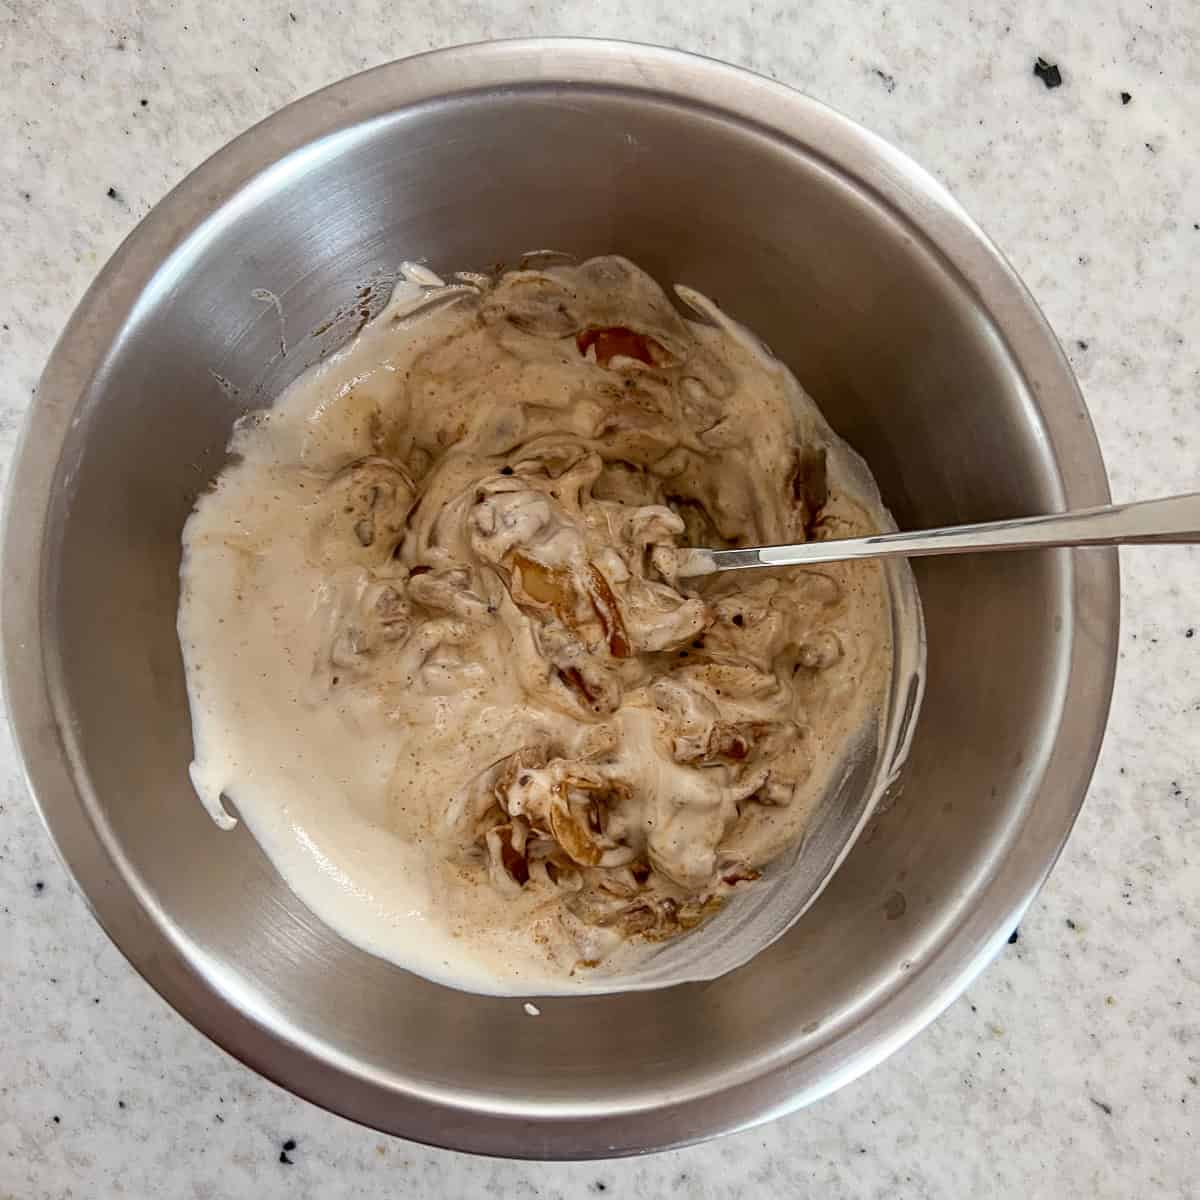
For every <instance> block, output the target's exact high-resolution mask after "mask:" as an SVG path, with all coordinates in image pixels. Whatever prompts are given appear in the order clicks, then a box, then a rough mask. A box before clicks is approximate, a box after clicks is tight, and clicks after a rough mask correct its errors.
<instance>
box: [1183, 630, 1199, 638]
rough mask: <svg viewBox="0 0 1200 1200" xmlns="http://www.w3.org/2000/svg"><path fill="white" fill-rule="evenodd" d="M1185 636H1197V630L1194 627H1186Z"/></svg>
mask: <svg viewBox="0 0 1200 1200" xmlns="http://www.w3.org/2000/svg"><path fill="white" fill-rule="evenodd" d="M1183 636H1184V637H1195V636H1196V631H1195V630H1194V629H1185V630H1184V632H1183Z"/></svg>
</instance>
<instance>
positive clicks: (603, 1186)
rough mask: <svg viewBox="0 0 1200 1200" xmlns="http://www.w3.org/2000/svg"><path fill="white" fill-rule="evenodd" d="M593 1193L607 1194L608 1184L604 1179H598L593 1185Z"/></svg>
mask: <svg viewBox="0 0 1200 1200" xmlns="http://www.w3.org/2000/svg"><path fill="white" fill-rule="evenodd" d="M592 1191H593V1192H607V1191H608V1184H607V1183H605V1182H604V1180H603V1179H597V1180H596V1182H595V1183H593V1184H592Z"/></svg>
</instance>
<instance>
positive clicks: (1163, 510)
mask: <svg viewBox="0 0 1200 1200" xmlns="http://www.w3.org/2000/svg"><path fill="white" fill-rule="evenodd" d="M1171 542H1174V543H1185V542H1200V492H1191V493H1189V494H1187V495H1185V496H1168V497H1165V498H1164V499H1162V500H1143V501H1141V502H1140V503H1138V504H1107V505H1104V506H1102V507H1100V508H1082V509H1078V510H1077V511H1075V512H1063V513H1047V514H1046V515H1045V516H1040V517H1015V518H1014V519H1013V520H1011V521H987V522H984V523H983V524H979V525H950V526H947V527H946V528H944V529H925V530H921V531H920V532H917V533H881V534H876V535H874V536H872V537H861V538H839V539H833V540H831V541H828V542H801V543H799V544H798V545H794V546H750V547H745V548H738V549H737V550H704V549H689V550H683V551H681V552H680V555H679V560H678V561H679V574H680V576H682V577H684V578H689V577H691V576H695V575H711V574H712V573H713V572H715V571H740V570H743V569H745V568H746V567H792V566H808V565H810V564H812V563H826V562H845V561H846V560H847V559H853V558H890V557H893V556H895V555H903V556H905V557H908V558H919V557H922V556H924V555H926V554H975V553H978V552H981V551H985V550H1032V549H1036V548H1038V547H1046V546H1132V545H1139V544H1141V545H1145V544H1153V543H1171Z"/></svg>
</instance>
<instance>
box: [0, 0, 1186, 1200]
mask: <svg viewBox="0 0 1200 1200" xmlns="http://www.w3.org/2000/svg"><path fill="white" fill-rule="evenodd" d="M219 9H221V10H224V16H223V17H220V18H218V17H217V15H216V14H217V11H218V10H219ZM549 33H579V34H596V35H609V36H623V37H628V38H634V39H639V40H644V41H660V42H668V43H670V44H672V45H675V46H679V47H682V48H685V49H692V50H700V51H704V52H706V53H709V54H713V55H716V56H718V57H722V58H726V59H729V60H731V61H733V62H737V63H741V64H744V65H746V66H749V67H752V68H754V69H756V70H758V71H761V72H764V73H766V74H768V75H771V76H774V77H776V78H778V79H780V80H783V81H785V82H787V83H790V84H793V85H795V86H796V87H798V88H801V89H803V90H805V91H807V92H810V93H811V94H813V95H815V96H817V97H819V98H821V99H823V100H825V101H827V102H829V103H831V104H833V105H834V106H836V107H837V108H840V109H841V110H842V111H844V112H846V113H848V114H849V115H851V116H852V117H855V118H857V119H858V120H860V121H862V122H863V123H865V124H866V125H868V126H869V127H870V128H872V129H874V130H876V131H877V132H879V133H881V134H883V135H884V136H885V137H887V138H890V139H891V140H892V141H893V142H895V143H896V144H897V145H899V146H900V147H902V148H903V149H904V150H906V151H908V152H909V153H910V154H912V155H913V156H914V157H915V158H916V159H918V161H920V162H922V163H923V164H924V165H925V166H927V167H928V168H930V169H931V170H932V171H933V172H934V173H935V174H937V175H938V176H939V177H940V178H941V179H942V180H943V181H945V182H946V183H947V184H948V185H949V187H950V188H951V190H952V191H954V192H955V193H956V194H957V195H958V197H959V198H960V199H961V200H962V201H963V202H964V203H965V205H966V206H967V208H968V209H969V210H970V211H971V212H972V213H973V214H974V215H975V216H976V217H977V218H978V219H979V220H980V222H981V223H982V224H983V226H984V227H985V228H986V229H987V230H988V231H989V232H990V233H991V235H992V236H993V237H994V238H995V240H996V241H997V242H998V243H999V244H1000V245H1001V246H1002V247H1003V248H1004V250H1005V251H1006V252H1007V253H1008V255H1009V256H1010V257H1011V258H1012V260H1013V261H1014V263H1015V265H1016V267H1017V269H1018V270H1019V271H1020V272H1021V273H1022V275H1023V276H1024V278H1025V279H1026V280H1027V282H1028V283H1029V285H1030V287H1031V288H1032V289H1033V291H1034V293H1035V294H1036V296H1037V298H1038V300H1039V301H1040V302H1041V304H1042V305H1043V306H1044V308H1045V310H1046V312H1047V314H1048V316H1049V318H1050V321H1051V323H1052V324H1053V326H1054V328H1055V329H1056V330H1057V331H1058V333H1059V336H1060V337H1061V338H1062V340H1063V343H1064V345H1065V346H1066V348H1067V351H1068V353H1069V355H1070V357H1071V360H1072V361H1073V363H1074V364H1075V367H1076V369H1077V371H1078V372H1079V375H1080V378H1081V380H1082V383H1083V387H1084V390H1085V392H1086V394H1087V397H1088V400H1089V403H1090V405H1091V409H1092V412H1093V414H1094V417H1095V420H1096V423H1097V426H1098V428H1099V433H1100V438H1101V441H1102V443H1103V446H1104V450H1105V454H1106V457H1107V460H1108V464H1109V468H1110V471H1111V475H1112V481H1113V489H1114V493H1115V494H1116V495H1117V496H1118V497H1123V498H1138V497H1146V496H1150V495H1153V494H1156V493H1164V492H1167V491H1171V490H1187V489H1192V488H1196V487H1197V486H1198V476H1200V470H1198V467H1200V433H1198V432H1197V431H1198V429H1200V423H1198V418H1200V316H1198V313H1200V269H1198V267H1197V264H1198V263H1200V178H1198V177H1197V161H1198V156H1197V147H1198V146H1200V8H1197V7H1196V6H1195V5H1194V4H1192V3H1189V2H1188V0H1174V2H1172V0H1154V2H1153V3H1147V2H1145V0H1138V2H1134V0H1124V2H1120V3H1118V2H1114V0H1103V2H1102V3H1095V4H1091V5H1083V4H1077V3H1069V2H1068V0H1044V3H1042V4H1041V5H1037V6H1035V5H1032V4H1020V3H1016V2H1014V0H994V2H993V3H990V4H986V5H984V4H981V5H977V6H971V5H967V4H954V5H951V4H945V5H942V4H939V3H938V2H937V0H910V2H909V3H906V4H900V3H884V2H880V0H860V2H858V3H855V4H847V3H844V2H842V0H806V2H802V3H795V2H791V0H783V2H780V0H761V2H758V0H696V2H695V3H693V4H691V5H683V4H670V5H668V4H664V3H645V4H637V3H634V2H633V0H615V2H614V3H611V4H609V5H597V4H594V3H583V2H581V0H559V2H558V3H555V4H551V3H548V2H546V0H534V2H532V3H528V2H526V0H491V2H488V3H479V2H477V0H430V2H429V3H422V4H403V3H397V2H395V0H392V2H390V3H383V2H381V0H364V2H362V3H353V2H351V0H343V2H342V3H337V0H334V2H332V3H326V4H321V5H311V4H308V3H306V2H305V0H267V2H263V3H258V4H242V5H236V6H234V5H217V4H209V5H199V4H190V3H186V2H185V0H57V2H55V0H0V128H2V129H3V131H4V132H3V136H2V138H0V244H2V245H3V252H2V253H0V323H2V328H0V463H2V464H3V465H4V466H5V467H6V466H7V462H8V459H9V456H10V454H11V451H12V447H13V443H14V440H15V437H16V431H17V427H18V425H19V422H20V419H21V414H22V412H23V410H24V409H25V407H26V405H27V404H28V402H29V398H30V395H31V393H32V392H33V390H34V388H35V386H36V383H37V377H38V373H39V371H40V369H41V366H42V364H43V362H44V360H45V358H46V356H47V353H48V352H49V349H50V346H51V344H52V341H53V339H54V337H55V336H56V335H57V333H58V331H59V329H60V328H61V326H62V325H63V323H64V321H65V320H66V318H67V315H68V313H69V312H70V310H71V308H72V306H73V305H74V303H75V301H76V299H77V298H78V297H79V295H80V293H81V292H82V291H83V289H84V287H85V286H86V285H87V283H88V282H89V280H90V279H91V277H92V275H93V274H94V273H95V272H96V270H97V269H98V268H99V266H100V265H101V263H102V262H103V261H104V259H105V258H106V257H107V256H108V255H109V254H110V253H111V251H112V250H113V249H114V248H115V246H116V245H117V243H118V241H119V240H120V239H121V238H122V237H123V236H124V235H125V234H126V233H127V232H128V231H129V230H130V229H131V228H132V226H133V225H134V223H135V222H136V221H137V220H138V218H140V217H141V216H142V215H143V214H144V213H145V212H146V211H147V210H148V209H149V208H150V206H151V205H152V204H153V203H154V202H155V201H156V200H157V199H158V198H159V197H160V196H161V195H162V194H163V193H164V191H165V190H166V189H167V188H168V187H169V186H170V185H171V184H172V183H174V182H175V181H176V180H178V179H179V178H180V177H181V176H182V175H183V174H184V173H185V172H186V171H188V170H189V169H190V168H192V167H193V166H195V165H196V164H197V163H198V162H199V161H200V160H201V159H202V158H204V157H205V156H206V155H208V154H209V153H211V152H212V151H214V150H216V149H217V148H218V147H219V146H220V145H222V144H223V143H224V142H225V141H226V140H227V139H228V138H230V137H231V136H232V135H233V134H235V133H237V132H239V131H240V130H242V129H243V128H245V127H246V126H247V125H249V124H250V123H251V122H253V121H255V120H258V119H259V118H260V117H263V116H265V115H266V114H268V113H269V112H271V111H272V110H273V109H275V108H277V107H279V106H280V105H283V104H285V103H286V102H287V101H289V100H291V99H293V98H295V97H296V96H299V95H301V94H303V93H305V92H307V91H310V90H312V89H313V88H316V87H318V86H320V85H322V84H325V83H328V82H330V81H332V80H335V79H337V78H339V77H341V76H343V75H346V74H349V73H351V72H353V71H357V70H359V69H361V68H363V67H367V66H371V65H373V64H375V63H378V62H382V61H384V60H386V59H390V58H395V57H399V56H402V55H404V54H407V53H410V52H412V51H416V50H421V49H425V48H428V47H431V46H435V45H441V44H448V43H452V42H456V41H468V40H475V39H480V38H488V37H499V36H511V35H527V34H549ZM1039 54H1041V55H1045V56H1046V57H1047V58H1050V59H1052V60H1054V61H1056V62H1057V63H1058V64H1059V65H1060V67H1061V70H1062V75H1063V79H1064V85H1063V86H1062V87H1060V88H1058V89H1056V90H1053V91H1050V90H1047V89H1046V88H1045V87H1044V86H1043V85H1042V83H1041V82H1039V81H1038V80H1037V79H1035V78H1034V77H1033V75H1032V65H1033V61H1034V59H1035V57H1036V56H1037V55H1039ZM1122 91H1126V92H1128V93H1130V94H1131V96H1132V99H1131V100H1130V101H1129V102H1128V103H1126V104H1123V103H1122V99H1121V92H1122ZM110 189H113V190H110ZM1123 571H1124V580H1123V591H1124V604H1125V621H1124V632H1123V635H1122V644H1121V664H1120V674H1119V679H1118V683H1117V692H1116V697H1115V703H1114V707H1113V715H1112V722H1111V726H1110V730H1109V735H1108V740H1107V743H1106V746H1105V750H1104V754H1103V757H1102V760H1101V764H1100V768H1099V770H1098V772H1097V774H1096V778H1095V782H1094V785H1093V787H1092V789H1091V794H1090V797H1089V800H1088V803H1087V806H1086V808H1085V810H1084V814H1083V817H1082V819H1081V820H1080V822H1079V825H1078V827H1077V829H1076V832H1075V834H1074V836H1073V837H1072V839H1071V842H1070V844H1069V846H1068V849H1067V851H1066V853H1065V855H1064V857H1063V859H1062V861H1061V863H1060V864H1059V866H1058V868H1057V870H1056V871H1055V874H1054V876H1053V877H1052V879H1051V881H1050V883H1049V885H1048V886H1047V887H1046V889H1045V891H1044V892H1043V894H1042V896H1041V898H1040V899H1039V900H1038V901H1037V902H1036V903H1035V905H1034V907H1033V908H1032V910H1031V912H1030V913H1029V915H1028V917H1027V918H1026V921H1025V923H1024V924H1023V926H1022V928H1021V936H1020V941H1019V942H1018V943H1017V944H1016V945H1013V946H1011V947H1009V948H1007V949H1006V951H1005V953H1004V954H1003V955H1002V956H1001V959H1000V961H998V962H997V963H995V964H994V965H993V966H992V967H991V968H990V969H989V970H988V971H987V973H986V974H985V975H984V976H983V977H982V978H981V979H980V980H979V981H978V982H977V983H976V985H975V986H974V987H973V988H972V989H971V991H970V993H969V994H968V995H967V996H965V997H963V998H962V999H961V1000H960V1001H959V1002H958V1003H957V1004H955V1005H954V1006H953V1007H952V1008H951V1010H950V1011H949V1012H948V1013H947V1014H946V1015H945V1016H944V1017H943V1018H942V1019H941V1020H939V1021H938V1022H937V1023H936V1024H935V1025H934V1026H933V1027H932V1028H931V1029H929V1030H928V1031H927V1032H926V1033H924V1034H923V1035H922V1036H921V1037H919V1038H918V1039H917V1040H916V1041H915V1042H914V1043H912V1044H911V1045H909V1046H908V1047H907V1048H906V1049H905V1050H903V1051H901V1052H900V1053H898V1054H897V1055H895V1056H894V1057H893V1058H892V1059H891V1060H890V1061H888V1062H887V1063H886V1064H884V1065H883V1066H882V1067H880V1068H878V1069H877V1070H875V1071H874V1072H873V1073H871V1074H870V1075H868V1076H867V1077H865V1078H863V1079H861V1080H859V1081H858V1082H857V1083H855V1084H852V1085H851V1086H849V1087H847V1088H845V1089H844V1090H843V1091H842V1092H840V1093H838V1094H837V1095H835V1096H833V1097H832V1098H830V1099H828V1100H826V1101H824V1102H823V1103H821V1104H819V1105H817V1106H815V1107H813V1108H811V1109H809V1110H807V1111H804V1112H801V1113H799V1114H797V1115H795V1116H792V1117H790V1118H787V1119H785V1120H781V1121H778V1122H776V1123H774V1124H772V1125H769V1126H767V1127H764V1128H762V1129H758V1130H754V1131H751V1132H748V1133H744V1134H741V1135H737V1136H732V1137H728V1138H725V1139H723V1140H720V1141H717V1142H715V1143H711V1144H709V1145H707V1146H702V1147H698V1148H693V1149H689V1150H685V1151H680V1152H676V1153H668V1154H663V1155H658V1156H653V1157H649V1158H645V1159H642V1160H638V1161H624V1162H609V1163H598V1164H594V1165H576V1166H565V1165H546V1166H538V1165H522V1164H514V1163H504V1162H498V1161H491V1160H485V1159H477V1158H468V1157H464V1156H461V1155H456V1154H451V1153H446V1152H442V1151H437V1150H427V1149H424V1148H422V1147H420V1146H415V1145H410V1144H407V1143H404V1142H401V1141H395V1140H389V1139H386V1138H383V1137H380V1136H378V1135H376V1134H373V1133H371V1132H369V1131H367V1130H364V1129H361V1128H358V1127H356V1126H354V1125H351V1124H349V1123H348V1122H345V1121H342V1120H340V1119H338V1118H336V1117H333V1116H330V1115H328V1114H326V1113H324V1112H321V1111H319V1110H317V1109H316V1108H313V1107H311V1106H309V1105H307V1104H305V1103H303V1102H301V1101H298V1100H295V1099H293V1098H292V1097H290V1096H289V1095H287V1094H285V1093H284V1092H282V1091H280V1090H279V1089H278V1088H276V1087H274V1086H272V1085H271V1084H268V1083H266V1082H264V1081H263V1080H261V1079H259V1078H258V1077H257V1076H255V1075H253V1074H252V1073H251V1072H249V1071H248V1070H246V1069H244V1068H243V1067H241V1066H240V1065H239V1064H237V1063H235V1062H233V1061H232V1060H231V1059H229V1058H228V1057H226V1056H225V1055H224V1054H223V1053H222V1052H221V1051H219V1050H217V1049H216V1048H215V1047H214V1046H212V1045H211V1044H209V1043H208V1042H207V1041H206V1040H205V1039H204V1038H203V1037H201V1036H200V1035H199V1034H198V1033H196V1032H194V1031H193V1030H192V1029H191V1028H190V1027H189V1026H187V1025H186V1024H184V1022H183V1021H182V1020H181V1019H180V1018H179V1017H177V1016H176V1015H175V1014H174V1013H173V1012H172V1011H171V1010H170V1009H169V1008H168V1007H167V1006H166V1005H165V1004H164V1003H163V1002H162V1001H160V1000H159V999H158V997H157V996H156V995H155V994H154V993H152V992H151V991H150V989H149V988H148V987H147V986H146V985H145V984H144V983H143V982H142V981H141V980H140V979H139V978H138V977H136V976H135V975H134V973H133V971H132V970H131V969H130V968H129V967H128V966H127V965H126V964H125V962H124V960H123V959H122V958H121V957H120V955H119V954H118V953H117V951H116V950H115V949H113V947H112V946H111V945H110V944H109V943H108V942H107V940H106V939H105V938H104V936H103V935H102V934H101V933H100V931H99V928H98V927H97V926H96V925H95V924H94V922H93V921H92V919H91V917H90V916H89V914H88V912H87V910H86V908H85V906H84V904H83V902H82V900H81V899H80V897H79V895H78V894H77V893H76V891H75V889H74V888H73V887H72V885H71V883H70V881H69V880H68V878H67V876H66V873H65V872H64V870H63V868H62V867H61V865H60V864H59V862H58V860H57V858H56V857H55V855H54V852H53V851H52V849H51V847H50V844H49V842H48V840H47V838H46V836H45V834H44V832H43V830H42V828H41V826H40V825H39V823H38V820H37V818H36V816H35V814H34V812H33V809H32V806H31V804H30V801H29V798H28V796H27V795H26V793H25V790H24V788H23V785H22V784H21V782H20V781H19V778H18V773H17V768H16V764H15V762H14V759H13V756H12V752H11V749H10V747H9V745H8V742H7V739H6V738H5V739H4V746H3V751H2V756H0V786H2V789H3V795H2V796H0V1197H5V1198H7V1197H13V1198H17V1197H19V1198H20V1200H33V1198H35V1197H65V1196H77V1197H110V1196H130V1197H162V1198H169V1197H196V1198H202V1197H230V1196H243V1195H254V1196H256V1197H269V1196H304V1197H307V1196H313V1197H321V1198H322V1200H335V1198H338V1197H351V1196H353V1197H385V1196H386V1197H392V1196H446V1197H459V1196H491V1195H504V1196H512V1197H545V1198H550V1197H583V1196H594V1195H599V1194H602V1193H603V1194H608V1195H614V1196H635V1195H636V1196H641V1197H646V1198H650V1197H658V1196H672V1197H675V1196H680V1197H705V1198H710V1197H711V1198H716V1197H730V1198H733V1197H764V1196H788V1197H799V1196H814V1197H822V1198H829V1200H836V1198H838V1197H889V1198H891V1197H909V1196H914V1197H915V1196H936V1197H942V1196H945V1197H965V1196H988V1195H997V1196H1012V1195H1020V1196H1022V1197H1028V1198H1032V1197H1043V1196H1044V1197H1055V1198H1056V1200H1071V1198H1073V1197H1088V1198H1091V1197H1124V1196H1138V1197H1158V1196H1170V1197H1185V1196H1196V1195H1198V1194H1200V1191H1198V1190H1197V1189H1200V1183H1198V1182H1197V1179H1198V1178H1200V1147H1198V1141H1200V1119H1198V1114H1200V1083H1198V1081H1200V936H1198V930H1200V903H1198V902H1200V849H1198V836H1197V831H1198V820H1200V635H1198V636H1195V637H1193V636H1192V630H1193V629H1198V630H1200V586H1198V585H1200V551H1196V550H1192V549H1178V550H1161V551H1153V550H1151V551H1132V552H1128V553H1127V554H1125V556H1124V562H1123ZM286 1139H294V1140H295V1143H296V1145H295V1149H294V1150H293V1151H292V1152H291V1153H290V1154H289V1155H288V1157H289V1158H290V1159H291V1160H292V1162H291V1164H284V1163H281V1162H280V1150H281V1146H282V1143H283V1142H284V1141H285V1140H286Z"/></svg>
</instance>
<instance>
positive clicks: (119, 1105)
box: [117, 1100, 125, 1108]
mask: <svg viewBox="0 0 1200 1200" xmlns="http://www.w3.org/2000/svg"><path fill="white" fill-rule="evenodd" d="M117 1107H118V1108H124V1107H125V1101H124V1100H118V1101H117Z"/></svg>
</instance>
